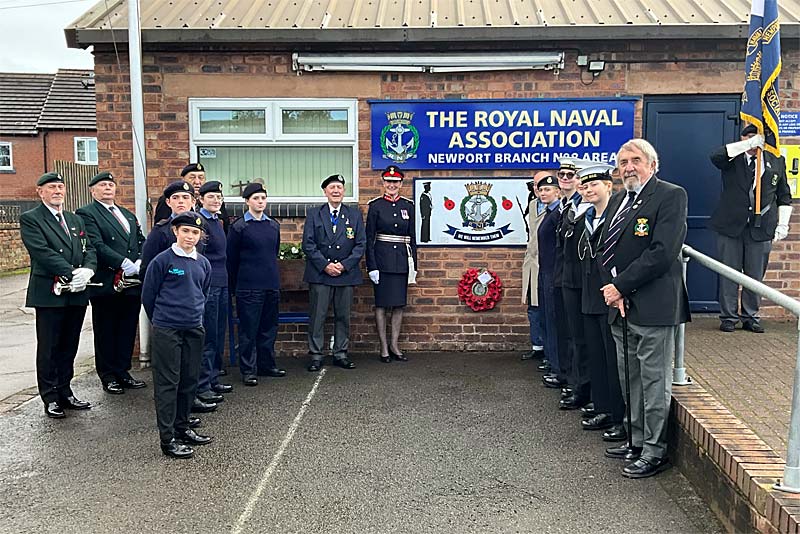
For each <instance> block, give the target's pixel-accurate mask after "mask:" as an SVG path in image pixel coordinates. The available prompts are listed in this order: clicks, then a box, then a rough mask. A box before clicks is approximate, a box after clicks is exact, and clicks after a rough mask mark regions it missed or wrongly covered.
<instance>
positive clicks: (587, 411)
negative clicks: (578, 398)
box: [581, 402, 597, 419]
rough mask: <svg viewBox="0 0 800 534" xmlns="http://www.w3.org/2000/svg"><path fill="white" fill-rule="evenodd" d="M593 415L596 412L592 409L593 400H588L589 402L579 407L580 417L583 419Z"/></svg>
mask: <svg viewBox="0 0 800 534" xmlns="http://www.w3.org/2000/svg"><path fill="white" fill-rule="evenodd" d="M595 415H597V412H596V411H595V409H594V403H593V402H590V403H589V404H587V405H586V406H584V407H583V408H581V417H583V418H584V419H590V418H592V417H594V416H595Z"/></svg>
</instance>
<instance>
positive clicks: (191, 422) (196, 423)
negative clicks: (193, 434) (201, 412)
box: [189, 417, 202, 428]
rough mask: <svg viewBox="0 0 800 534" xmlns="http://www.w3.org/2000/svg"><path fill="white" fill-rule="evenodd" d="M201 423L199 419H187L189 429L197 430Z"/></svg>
mask: <svg viewBox="0 0 800 534" xmlns="http://www.w3.org/2000/svg"><path fill="white" fill-rule="evenodd" d="M201 424H202V423H201V422H200V418H199V417H190V418H189V428H198V427H200V425H201Z"/></svg>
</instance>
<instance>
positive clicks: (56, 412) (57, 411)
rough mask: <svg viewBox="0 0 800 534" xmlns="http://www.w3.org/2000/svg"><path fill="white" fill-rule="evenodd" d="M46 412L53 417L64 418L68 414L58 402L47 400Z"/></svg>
mask: <svg viewBox="0 0 800 534" xmlns="http://www.w3.org/2000/svg"><path fill="white" fill-rule="evenodd" d="M44 414H45V415H46V416H47V417H50V418H52V419H64V418H65V417H66V416H67V414H65V413H64V409H63V408H62V407H61V406H59V405H58V403H57V402H46V403H45V404H44Z"/></svg>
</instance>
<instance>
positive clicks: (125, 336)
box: [91, 293, 142, 384]
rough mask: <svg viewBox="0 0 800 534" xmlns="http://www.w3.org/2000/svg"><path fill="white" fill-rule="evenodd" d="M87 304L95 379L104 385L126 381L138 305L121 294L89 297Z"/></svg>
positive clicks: (138, 302) (136, 323) (135, 301)
mask: <svg viewBox="0 0 800 534" xmlns="http://www.w3.org/2000/svg"><path fill="white" fill-rule="evenodd" d="M91 302H92V325H93V326H94V361H95V367H96V368H97V376H99V377H100V380H101V381H102V382H103V383H104V384H107V383H109V382H111V381H113V380H121V379H123V378H127V377H129V376H130V375H129V373H128V371H130V370H131V357H132V356H133V345H134V343H135V342H136V328H137V326H138V325H139V309H140V308H141V304H142V301H141V299H140V298H139V295H136V294H133V295H126V294H125V293H122V294H119V295H106V296H101V297H92V299H91Z"/></svg>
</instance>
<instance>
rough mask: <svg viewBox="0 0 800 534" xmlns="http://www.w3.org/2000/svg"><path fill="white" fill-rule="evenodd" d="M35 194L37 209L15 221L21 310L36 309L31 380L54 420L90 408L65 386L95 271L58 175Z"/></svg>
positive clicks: (83, 231)
mask: <svg viewBox="0 0 800 534" xmlns="http://www.w3.org/2000/svg"><path fill="white" fill-rule="evenodd" d="M36 192H37V194H38V195H39V198H41V199H42V204H41V205H40V206H39V207H37V208H34V209H32V210H30V211H26V212H25V213H23V214H22V215H21V216H20V234H21V236H22V242H23V243H24V244H25V248H27V249H28V254H30V257H31V274H30V278H29V281H28V293H27V297H26V300H25V305H26V306H28V307H32V308H35V309H36V378H37V382H38V385H39V395H40V396H41V397H42V401H44V412H45V415H47V416H48V417H52V418H55V419H60V418H62V417H64V416H65V413H64V409H65V408H66V409H70V410H87V409H89V408H90V407H91V404H89V403H88V402H84V401H81V400H78V399H77V398H76V397H75V395H74V394H73V393H72V389H71V388H70V382H71V381H72V376H73V373H74V369H73V366H74V363H75V355H76V353H77V352H78V341H79V340H80V334H81V328H82V326H83V317H84V315H85V314H86V306H87V304H88V302H89V295H88V294H87V293H86V284H87V283H88V282H89V280H90V279H91V278H92V276H94V271H95V269H97V257H96V256H95V251H94V247H93V246H92V243H91V241H90V240H89V236H87V235H86V228H85V227H84V224H83V220H82V219H81V218H80V217H78V216H77V215H75V214H74V213H71V212H69V211H64V209H63V204H64V197H65V194H66V186H65V185H64V179H63V178H62V177H61V175H60V174H58V173H55V172H49V173H47V174H44V175H42V176H41V178H39V181H37V182H36ZM57 282H58V285H59V287H58V288H56V286H55V284H56V283H57ZM62 284H63V287H61V285H62ZM57 293H60V294H57Z"/></svg>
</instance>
